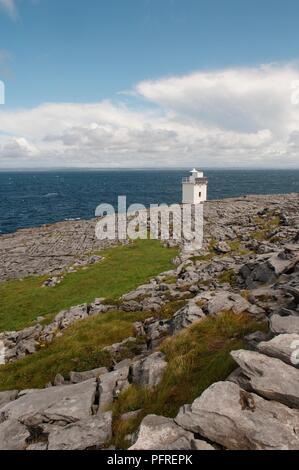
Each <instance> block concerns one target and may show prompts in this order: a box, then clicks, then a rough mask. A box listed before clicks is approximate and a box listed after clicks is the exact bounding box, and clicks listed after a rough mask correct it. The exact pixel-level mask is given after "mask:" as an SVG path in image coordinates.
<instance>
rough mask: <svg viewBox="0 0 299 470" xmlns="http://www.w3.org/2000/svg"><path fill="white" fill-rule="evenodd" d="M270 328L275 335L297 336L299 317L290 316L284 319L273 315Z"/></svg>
mask: <svg viewBox="0 0 299 470" xmlns="http://www.w3.org/2000/svg"><path fill="white" fill-rule="evenodd" d="M270 328H271V331H273V333H275V334H285V333H287V334H292V333H294V334H296V335H299V316H298V317H296V316H292V315H289V316H287V317H282V316H280V315H273V316H272V317H271V318H270Z"/></svg>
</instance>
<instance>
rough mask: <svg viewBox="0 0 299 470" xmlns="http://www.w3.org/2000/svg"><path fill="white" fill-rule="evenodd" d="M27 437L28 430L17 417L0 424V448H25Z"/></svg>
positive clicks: (28, 435) (28, 434)
mask: <svg viewBox="0 0 299 470" xmlns="http://www.w3.org/2000/svg"><path fill="white" fill-rule="evenodd" d="M0 423H1V421H0ZM29 437H30V432H29V431H28V429H27V428H26V426H23V425H22V424H21V423H20V422H19V421H18V420H17V419H12V420H8V421H4V422H3V423H1V424H0V450H25V448H26V446H27V439H29Z"/></svg>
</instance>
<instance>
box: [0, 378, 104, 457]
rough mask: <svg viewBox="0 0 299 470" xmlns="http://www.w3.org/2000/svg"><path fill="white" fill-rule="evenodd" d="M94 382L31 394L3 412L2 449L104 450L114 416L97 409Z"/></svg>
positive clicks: (0, 415)
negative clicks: (34, 447)
mask: <svg viewBox="0 0 299 470" xmlns="http://www.w3.org/2000/svg"><path fill="white" fill-rule="evenodd" d="M97 390H98V383H97V381H96V380H95V379H91V380H88V381H86V382H82V383H80V384H75V385H69V386H64V385H63V386H59V387H51V388H46V389H43V390H32V391H28V392H27V393H25V394H22V395H21V394H20V395H19V397H17V398H16V399H15V400H13V401H10V402H9V403H7V404H6V405H4V406H2V407H1V408H0V449H1V450H22V449H26V448H28V446H31V444H33V443H34V444H37V443H38V444H40V445H41V446H42V447H45V448H47V449H51V450H63V449H74V450H83V449H90V448H95V449H97V448H101V446H102V445H103V444H104V443H105V442H106V441H107V440H109V438H110V437H111V432H112V431H111V426H112V415H111V413H110V412H108V413H101V412H100V411H99V407H98V406H97V405H96V402H97V400H96V397H97V393H98V392H97Z"/></svg>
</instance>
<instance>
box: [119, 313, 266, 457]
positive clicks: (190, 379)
mask: <svg viewBox="0 0 299 470" xmlns="http://www.w3.org/2000/svg"><path fill="white" fill-rule="evenodd" d="M257 330H263V331H266V330H267V325H266V324H265V323H261V322H258V321H256V320H254V319H253V318H252V317H250V316H249V315H248V314H242V315H235V314H234V313H232V312H225V313H223V314H222V315H219V316H218V317H216V318H208V317H207V318H206V319H204V320H202V321H200V322H197V323H196V324H194V325H193V326H191V327H190V328H187V329H186V330H184V331H182V332H181V333H179V334H178V335H176V336H174V337H171V338H167V339H166V340H165V341H164V343H163V344H162V346H161V350H162V351H163V352H164V353H165V355H166V360H167V361H168V367H167V369H166V372H165V374H164V377H163V379H162V381H161V382H160V384H159V385H158V386H157V387H156V388H155V389H154V390H151V391H150V390H146V389H144V388H141V387H137V386H135V385H131V386H130V387H129V388H128V389H127V390H125V391H124V392H122V393H121V394H120V396H119V398H118V400H117V401H116V402H115V403H114V404H113V406H112V411H113V418H114V421H113V423H114V424H113V429H114V439H113V441H114V444H116V446H117V447H119V448H124V447H125V445H126V442H125V435H126V434H128V432H129V433H132V432H134V431H136V430H137V428H138V426H139V424H140V422H141V421H142V419H143V417H144V416H146V415H147V414H151V413H154V414H157V415H163V416H169V417H174V416H176V414H177V412H178V410H179V408H180V407H181V406H182V405H184V404H186V403H191V402H192V401H193V400H194V399H195V398H197V397H198V396H200V395H201V393H202V392H203V391H204V390H205V389H206V388H208V387H209V386H210V385H211V384H212V383H214V382H216V381H219V380H224V379H226V377H227V376H228V375H229V374H230V373H231V372H232V371H233V370H234V369H235V368H236V364H235V363H234V361H233V359H232V358H231V356H230V351H232V350H235V349H239V348H242V347H243V346H244V344H243V340H242V338H243V337H244V336H245V335H247V334H249V333H252V332H254V331H257ZM139 409H141V410H142V411H141V412H140V414H139V415H138V417H137V418H134V421H133V422H131V423H129V424H127V425H123V424H122V423H121V422H120V421H121V420H120V418H121V416H122V414H124V413H127V412H128V411H135V410H139ZM128 429H129V430H128Z"/></svg>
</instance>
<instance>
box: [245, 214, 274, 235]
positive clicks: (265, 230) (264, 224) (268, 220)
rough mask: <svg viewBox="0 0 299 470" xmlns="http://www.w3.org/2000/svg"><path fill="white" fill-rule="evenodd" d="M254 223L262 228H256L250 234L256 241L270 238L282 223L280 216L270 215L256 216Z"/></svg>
mask: <svg viewBox="0 0 299 470" xmlns="http://www.w3.org/2000/svg"><path fill="white" fill-rule="evenodd" d="M254 223H255V224H256V225H257V226H258V227H259V229H260V230H255V231H254V232H252V233H251V234H250V236H251V238H252V239H253V240H256V241H264V240H267V239H269V237H270V234H271V233H272V232H273V230H274V229H275V228H277V227H279V225H280V218H279V217H278V216H273V215H269V216H268V217H260V216H258V217H255V218H254Z"/></svg>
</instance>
